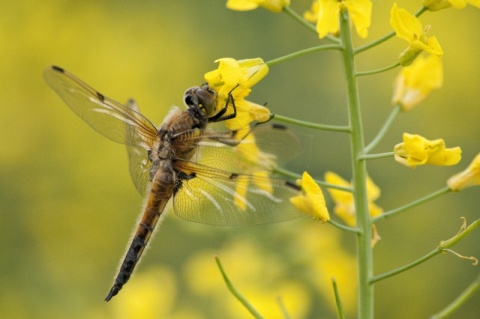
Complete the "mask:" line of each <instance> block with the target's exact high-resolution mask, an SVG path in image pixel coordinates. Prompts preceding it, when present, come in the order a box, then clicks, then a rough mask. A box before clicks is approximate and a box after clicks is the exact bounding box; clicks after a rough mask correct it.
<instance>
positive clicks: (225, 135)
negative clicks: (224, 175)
mask: <svg viewBox="0 0 480 319" xmlns="http://www.w3.org/2000/svg"><path fill="white" fill-rule="evenodd" d="M196 138H198V139H199V140H198V141H197V151H196V152H195V156H194V158H192V161H194V162H197V163H200V164H204V165H206V166H210V167H215V168H220V169H223V170H225V171H230V172H238V173H245V172H249V173H252V172H256V171H262V170H273V169H274V168H275V167H276V166H280V165H282V164H284V163H286V162H288V161H289V160H291V159H292V158H294V157H296V156H297V155H298V154H299V153H300V151H301V149H302V145H301V142H300V140H299V138H298V136H297V135H296V134H295V133H294V132H293V131H291V130H289V129H288V128H287V127H285V126H283V125H279V124H273V125H271V124H263V125H257V126H256V127H254V128H253V129H252V130H250V129H246V130H244V132H239V134H235V133H234V132H230V131H222V130H210V129H206V130H204V131H203V132H202V133H201V134H197V135H196Z"/></svg>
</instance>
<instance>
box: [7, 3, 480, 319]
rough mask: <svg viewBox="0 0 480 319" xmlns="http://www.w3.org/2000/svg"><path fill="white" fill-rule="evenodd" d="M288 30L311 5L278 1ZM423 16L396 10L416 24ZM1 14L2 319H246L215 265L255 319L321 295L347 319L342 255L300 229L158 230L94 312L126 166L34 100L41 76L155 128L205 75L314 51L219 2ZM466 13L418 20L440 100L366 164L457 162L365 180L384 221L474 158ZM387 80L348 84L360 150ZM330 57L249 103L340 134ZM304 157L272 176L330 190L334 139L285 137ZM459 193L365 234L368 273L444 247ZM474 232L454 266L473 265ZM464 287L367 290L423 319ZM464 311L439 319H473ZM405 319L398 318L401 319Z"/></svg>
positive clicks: (11, 9) (24, 8) (427, 273)
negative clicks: (288, 9)
mask: <svg viewBox="0 0 480 319" xmlns="http://www.w3.org/2000/svg"><path fill="white" fill-rule="evenodd" d="M292 2H293V3H292V7H293V9H294V10H296V11H297V12H300V13H302V12H303V11H305V10H306V9H308V8H309V7H310V1H292ZM420 2H421V1H399V2H398V5H399V7H401V8H406V9H408V10H410V11H411V12H415V11H416V10H417V9H418V8H419V4H420ZM1 8H2V10H1V12H0V60H1V62H0V65H1V67H0V70H1V73H0V74H1V78H0V81H1V83H0V84H1V85H0V90H1V97H2V100H3V102H2V106H1V107H0V136H1V139H0V143H1V145H0V146H1V147H0V181H1V182H0V210H1V211H0V243H1V258H0V317H1V318H67V317H68V318H87V317H88V318H193V319H195V318H248V317H249V315H248V313H247V312H246V311H245V310H244V309H243V308H242V307H241V306H240V305H239V304H238V302H237V301H236V300H234V299H233V297H232V296H231V295H230V294H229V293H228V292H227V289H226V287H225V286H224V284H223V282H222V281H221V277H220V273H219V272H218V270H217V269H216V266H215V262H214V259H213V256H214V255H215V254H219V255H220V257H221V258H222V260H223V264H224V267H225V269H226V271H227V272H228V273H229V275H230V277H231V279H232V280H233V281H234V282H235V283H236V285H237V287H238V288H239V289H240V290H241V291H242V292H243V294H244V295H245V296H246V297H248V298H249V299H250V300H251V302H252V303H253V304H254V305H255V306H256V307H257V308H258V309H259V310H260V312H262V313H263V314H264V315H265V317H266V318H279V317H281V315H280V310H279V306H278V300H277V299H278V298H280V299H281V301H282V303H283V304H284V305H285V307H286V308H287V310H288V311H289V312H290V314H291V315H292V318H335V317H336V316H335V312H334V306H333V305H334V304H333V296H332V292H331V285H330V278H331V277H333V276H335V277H336V278H337V280H338V283H339V289H340V293H341V295H342V297H343V301H344V304H345V307H346V309H347V313H348V314H349V316H350V317H353V316H354V314H355V303H356V292H355V280H356V279H355V264H354V260H355V259H354V258H355V238H354V236H353V235H351V234H344V233H342V232H340V231H339V230H337V229H333V228H332V227H330V226H328V225H321V224H319V223H316V222H312V221H311V220H309V219H304V220H298V221H293V222H286V223H281V224H274V225H265V226H259V227H211V226H206V225H201V224H195V223H190V222H186V221H182V220H180V219H179V218H178V217H176V216H175V215H174V214H169V215H168V216H167V218H166V220H165V221H164V222H163V224H162V225H161V228H160V231H159V232H158V234H157V235H156V237H155V238H154V239H153V240H152V242H151V247H150V249H149V251H148V252H147V254H146V257H145V258H144V260H143V261H142V263H141V264H140V266H139V267H138V268H137V271H136V274H135V275H134V276H133V279H132V280H131V281H130V282H129V283H128V284H127V285H126V286H125V288H124V290H122V291H121V293H120V294H119V295H118V296H117V297H115V298H114V299H113V300H112V301H111V302H109V303H105V302H104V301H103V299H104V297H105V296H106V294H107V292H108V290H109V289H110V287H111V284H112V280H113V276H114V275H116V271H117V265H118V262H119V260H120V258H121V257H122V258H123V254H124V247H125V246H126V244H127V241H128V240H129V237H130V233H131V231H132V229H133V227H134V224H135V222H136V219H137V216H138V214H139V211H140V207H141V203H142V198H141V197H140V196H139V195H138V194H137V193H136V191H135V189H134V187H133V185H132V183H131V181H130V177H129V174H128V169H127V157H126V152H125V148H124V147H123V146H122V145H118V144H115V143H112V142H110V141H109V140H107V139H105V138H103V137H101V136H100V135H98V134H97V133H96V132H94V131H93V130H92V129H91V128H90V127H88V126H87V125H85V123H83V122H82V121H81V120H80V119H79V118H78V117H76V116H75V115H74V114H73V113H72V112H71V111H70V110H69V109H68V108H67V107H66V106H65V105H64V104H63V103H62V102H61V101H60V99H59V98H58V97H57V96H56V95H55V94H54V92H53V91H52V90H50V89H49V88H48V87H47V85H46V84H45V83H44V80H43V78H42V71H43V69H44V68H45V67H47V66H49V65H51V64H56V65H59V66H61V67H63V68H65V69H67V70H69V71H70V72H72V73H74V74H75V75H77V76H78V77H79V78H81V79H83V80H84V81H85V82H87V83H89V84H90V85H92V86H93V87H94V88H96V89H98V90H99V91H100V92H102V93H104V94H105V95H107V96H110V97H112V98H114V99H116V100H118V101H126V100H127V99H128V98H130V97H135V98H136V100H137V102H138V103H139V105H140V107H141V109H142V111H143V113H144V114H145V115H146V116H147V117H148V118H150V119H151V120H152V121H153V122H154V123H160V122H161V120H162V118H163V117H164V116H165V115H166V114H167V112H168V110H169V108H170V106H171V105H174V104H176V105H181V103H182V96H183V92H184V90H185V89H186V88H188V87H190V86H192V85H197V84H199V83H201V82H202V79H203V74H204V73H205V72H207V71H210V70H212V69H214V68H216V65H215V64H214V63H213V61H214V60H215V59H217V58H220V57H234V58H237V59H243V58H253V57H257V56H260V57H262V58H264V59H265V60H270V59H274V58H277V57H280V56H283V55H285V54H288V53H292V52H294V51H296V50H300V49H303V48H307V47H311V46H315V45H317V44H318V39H317V38H316V36H315V35H314V34H312V33H311V32H309V31H308V30H305V29H304V28H303V27H302V26H300V25H299V24H298V23H297V22H295V21H292V20H291V19H290V18H289V17H288V16H287V15H285V14H274V13H271V12H268V11H266V10H262V9H258V10H255V11H252V12H247V13H240V12H234V11H230V10H227V9H226V8H225V2H224V1H212V0H210V1H173V0H169V1H150V0H146V1H141V2H140V1H81V2H78V1H55V0H52V1H48V2H45V3H42V2H36V1H25V0H24V1H2V6H1ZM390 8H391V3H390V2H389V1H374V12H373V19H372V27H371V28H370V35H369V38H368V39H367V40H362V41H360V40H359V39H358V38H356V39H355V41H356V43H357V44H358V45H360V44H362V43H367V41H368V40H373V39H376V38H378V37H380V36H381V35H383V34H385V33H387V32H389V31H390V27H389V24H388V19H389V9H390ZM479 18H480V11H479V10H478V9H475V8H472V7H467V8H466V9H463V10H454V9H448V10H443V11H439V12H436V13H428V12H427V13H426V14H424V15H423V16H422V17H421V20H422V22H423V23H424V24H431V25H432V28H431V31H430V34H431V35H436V36H437V38H438V39H439V41H440V44H441V46H442V48H443V50H444V52H445V57H444V65H445V69H444V71H445V82H444V87H443V88H442V89H441V90H439V91H437V92H434V93H433V94H432V95H431V97H429V98H428V99H427V100H426V101H425V102H424V103H423V104H421V105H420V106H418V107H417V108H415V109H414V110H413V111H411V112H409V113H406V114H402V115H401V116H400V117H399V119H398V120H397V121H396V122H395V124H394V125H393V127H392V129H391V131H390V132H389V134H388V136H387V137H386V138H385V139H384V140H383V141H382V143H381V144H380V145H379V146H378V147H377V149H376V151H378V152H385V151H390V150H391V149H392V147H393V145H395V144H396V143H398V142H400V141H401V134H402V133H403V132H409V133H418V134H421V135H423V136H425V137H427V138H431V139H434V138H444V139H445V140H446V143H447V146H457V145H458V146H461V147H462V149H463V160H462V162H461V163H460V164H459V165H457V166H456V167H448V168H444V167H418V168H417V169H415V170H411V169H408V168H406V167H402V166H400V165H398V164H396V163H395V162H394V161H393V160H388V159H384V160H376V161H372V162H370V163H369V164H368V167H369V174H370V176H371V177H372V179H373V180H374V181H375V182H376V184H377V185H379V186H380V187H381V189H382V197H381V198H380V200H378V201H377V203H378V204H379V205H380V206H382V207H383V208H384V209H385V210H388V209H392V208H395V207H398V206H400V205H402V204H405V203H407V202H409V201H412V200H414V199H416V198H418V197H421V196H424V195H427V194H429V193H430V192H433V191H435V190H437V189H439V188H441V187H443V186H444V185H445V181H446V180H447V179H448V178H449V177H450V176H451V175H452V174H454V173H456V172H458V171H460V170H463V169H464V168H465V167H466V166H467V165H468V163H469V162H470V161H471V159H472V158H473V157H474V156H475V154H477V153H478V152H479V151H480V147H479V146H480V145H479V144H480V143H479V137H480V125H479V123H480V102H479V101H480V90H479V89H478V83H480V75H479V74H480V73H479V71H478V70H479V69H480V59H478V52H480V41H478V30H479V27H480V19H479ZM404 48H405V43H404V42H403V41H402V40H400V39H396V38H394V39H391V40H390V41H389V42H388V43H386V44H384V45H382V46H380V47H378V48H375V49H374V50H373V51H371V52H366V53H363V54H362V55H361V56H360V57H359V60H358V61H359V62H358V65H359V69H361V70H367V69H374V68H379V67H384V66H386V65H390V64H392V63H394V62H395V60H396V57H397V56H398V53H399V52H401V51H402V50H403V49H404ZM397 73H398V70H392V71H389V72H387V73H385V74H382V75H375V76H371V77H365V78H361V80H360V88H361V98H362V103H363V108H364V110H365V111H364V126H365V129H366V138H367V140H370V139H371V138H373V136H374V135H375V133H376V132H377V130H378V129H379V128H380V127H381V125H382V123H383V120H384V119H385V118H386V116H387V115H388V114H389V112H390V110H391V106H390V99H391V94H392V83H393V80H394V78H395V76H396V74H397ZM344 87H345V86H344V80H343V73H342V67H341V64H340V59H339V56H338V54H337V53H336V52H320V53H316V54H313V55H309V56H305V57H302V58H299V59H296V60H293V61H290V62H288V63H284V64H280V65H276V66H274V67H272V68H271V70H270V74H269V75H268V77H267V78H266V79H264V80H263V81H262V82H261V83H259V84H258V85H257V86H256V87H255V89H254V91H253V93H252V95H251V96H250V100H252V101H256V102H258V103H264V102H268V106H269V108H270V109H271V110H272V111H273V112H275V113H278V114H282V115H285V116H291V117H295V118H299V119H305V120H310V121H315V122H319V123H326V124H345V123H346V111H345V88H344ZM293 129H295V130H297V131H298V133H299V135H300V136H301V138H302V140H303V141H304V151H303V153H302V155H301V156H300V157H299V158H298V159H296V160H295V161H293V162H292V163H290V164H289V165H288V166H287V167H288V168H289V169H292V170H295V171H297V172H302V171H303V170H308V171H309V172H310V173H311V174H312V175H313V176H314V177H317V178H323V174H324V172H325V171H327V170H332V171H335V172H337V173H338V174H340V175H342V176H343V177H344V178H346V179H350V178H351V174H350V170H349V146H348V138H347V136H346V135H342V134H337V133H325V132H316V131H309V130H304V129H300V128H296V127H293ZM479 191H480V189H478V188H472V189H468V190H465V191H463V192H461V193H458V194H450V195H447V196H444V197H441V198H439V199H437V200H435V201H433V202H430V203H428V204H426V205H423V206H420V207H418V208H416V209H413V210H411V211H409V212H407V213H405V214H402V215H401V216H398V217H396V218H393V219H389V220H388V221H384V222H381V223H379V224H378V225H377V226H378V230H379V232H380V235H381V236H382V241H381V242H380V243H379V244H378V245H377V247H376V248H375V273H377V274H379V273H382V272H384V271H388V270H390V269H392V268H394V267H398V266H401V265H403V264H405V263H408V262H410V261H412V260H414V259H416V258H418V257H420V256H422V255H424V254H425V253H427V252H429V251H431V250H433V249H434V248H435V247H436V246H437V245H438V243H439V242H440V241H441V240H446V239H448V238H449V237H451V236H453V235H454V234H455V233H456V232H457V231H458V229H459V227H460V224H461V221H460V216H465V217H466V218H467V219H468V221H470V222H471V221H473V220H475V219H477V218H479V217H480V208H479V204H478V203H479V201H478V194H479ZM479 239H480V233H479V232H478V231H477V232H475V233H473V234H472V235H471V236H469V237H468V238H466V239H465V240H464V241H463V242H462V243H461V244H460V245H458V246H456V247H455V248H454V249H455V250H456V251H458V252H460V253H462V254H464V255H469V256H470V255H474V256H477V257H480V246H479V245H478V242H479ZM478 273H479V270H478V267H473V266H471V264H470V263H469V262H468V261H464V260H461V259H459V258H456V257H454V256H453V255H452V254H447V255H441V256H438V257H436V258H434V259H433V260H430V261H428V262H427V263H425V264H423V265H421V266H419V267H417V268H415V269H414V270H412V271H409V272H408V273H404V274H402V275H399V276H397V277H394V278H391V279H389V280H387V281H385V282H380V283H378V284H377V285H376V288H375V289H376V314H377V317H378V318H405V317H406V316H407V317H409V318H425V317H428V315H430V314H432V313H434V312H436V311H438V310H439V309H441V308H442V307H443V306H444V305H446V304H447V303H448V302H450V301H452V300H453V299H454V298H455V297H456V296H457V295H458V294H459V293H460V292H461V291H462V290H463V289H464V288H465V287H466V286H467V285H468V284H469V283H470V282H471V281H472V280H473V279H474V278H475V277H476V276H477V275H478ZM479 312H480V296H479V295H476V296H475V297H474V298H473V299H472V300H470V301H469V302H468V303H467V304H466V305H465V306H464V307H463V308H462V309H461V310H460V311H459V312H457V313H456V314H455V315H454V316H453V318H476V317H477V316H478V313H479ZM407 314H408V315H407Z"/></svg>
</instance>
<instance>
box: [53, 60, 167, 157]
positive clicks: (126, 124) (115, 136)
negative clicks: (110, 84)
mask: <svg viewBox="0 0 480 319" xmlns="http://www.w3.org/2000/svg"><path fill="white" fill-rule="evenodd" d="M44 75H45V79H46V81H47V83H48V85H49V86H50V87H51V88H52V89H54V90H55V91H56V92H57V94H58V95H59V96H60V97H61V98H62V99H63V100H64V101H65V103H66V104H67V105H68V107H69V108H70V109H71V110H72V111H73V112H75V113H76V114H77V115H78V116H80V117H81V118H82V119H83V120H84V121H85V122H87V124H88V125H90V126H91V127H92V128H93V129H95V130H96V131H97V132H99V133H100V134H102V135H104V136H105V137H107V138H109V139H111V140H112V141H115V142H118V143H122V144H127V143H133V141H134V142H135V143H137V144H135V145H136V146H141V147H143V148H146V149H149V148H151V147H152V146H153V145H154V142H155V141H157V140H158V135H157V129H156V128H155V126H154V125H153V124H152V123H151V122H150V121H149V120H148V119H147V118H145V117H144V116H143V115H141V114H140V113H137V112H135V111H131V110H130V111H129V110H128V108H127V107H125V106H124V105H122V104H121V103H118V102H116V101H114V100H112V99H110V98H108V97H106V96H104V95H103V94H101V93H99V92H97V91H96V90H94V89H93V88H91V87H90V86H88V85H87V84H86V83H84V82H82V81H81V80H79V79H78V78H76V77H75V76H74V75H73V74H71V73H69V72H67V71H65V70H63V69H61V68H59V67H56V66H52V67H49V68H47V69H46V70H45V73H44ZM127 128H128V129H129V130H131V132H130V134H134V135H136V136H135V138H134V139H132V140H130V141H129V140H127V134H125V131H126V129H127Z"/></svg>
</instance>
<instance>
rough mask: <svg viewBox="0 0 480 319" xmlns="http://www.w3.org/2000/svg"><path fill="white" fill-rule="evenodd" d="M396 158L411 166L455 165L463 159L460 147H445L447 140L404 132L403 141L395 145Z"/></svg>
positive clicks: (401, 162)
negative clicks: (430, 138) (432, 138)
mask: <svg viewBox="0 0 480 319" xmlns="http://www.w3.org/2000/svg"><path fill="white" fill-rule="evenodd" d="M393 151H394V153H395V160H396V161H397V162H399V163H400V164H403V165H405V166H407V167H410V168H415V167H416V166H417V165H423V164H432V165H439V166H451V165H455V164H457V163H458V162H460V160H461V159H462V156H461V154H462V150H461V149H460V147H453V148H445V141H444V140H442V139H437V140H433V141H429V140H427V139H425V138H424V137H422V136H420V135H413V134H408V133H404V134H403V143H400V144H397V145H395V148H394V150H393Z"/></svg>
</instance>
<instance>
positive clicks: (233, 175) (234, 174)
mask: <svg viewBox="0 0 480 319" xmlns="http://www.w3.org/2000/svg"><path fill="white" fill-rule="evenodd" d="M237 177H238V174H236V173H232V174H231V175H230V177H229V179H235V178H237Z"/></svg>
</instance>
